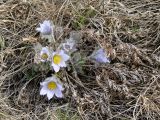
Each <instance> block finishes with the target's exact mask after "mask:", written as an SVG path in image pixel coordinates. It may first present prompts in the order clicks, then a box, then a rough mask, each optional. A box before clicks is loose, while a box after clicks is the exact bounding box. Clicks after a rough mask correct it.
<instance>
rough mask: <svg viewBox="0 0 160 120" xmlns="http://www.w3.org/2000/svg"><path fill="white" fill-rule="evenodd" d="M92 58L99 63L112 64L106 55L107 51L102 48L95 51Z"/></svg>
mask: <svg viewBox="0 0 160 120" xmlns="http://www.w3.org/2000/svg"><path fill="white" fill-rule="evenodd" d="M91 58H92V59H94V60H95V61H97V62H99V63H110V60H109V58H108V57H107V55H106V53H105V50H104V49H102V48H100V49H98V50H96V51H94V52H93V53H92V55H91Z"/></svg>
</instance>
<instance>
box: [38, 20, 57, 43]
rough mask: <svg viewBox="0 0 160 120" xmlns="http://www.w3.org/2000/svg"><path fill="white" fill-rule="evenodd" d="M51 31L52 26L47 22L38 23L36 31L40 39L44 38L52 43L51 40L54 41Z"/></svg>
mask: <svg viewBox="0 0 160 120" xmlns="http://www.w3.org/2000/svg"><path fill="white" fill-rule="evenodd" d="M53 29H54V25H53V24H52V23H51V21H49V20H45V21H44V22H43V23H40V27H38V28H36V30H37V31H38V32H40V33H41V37H42V39H43V38H46V39H48V40H49V42H52V40H53V41H55V39H54V31H53Z"/></svg>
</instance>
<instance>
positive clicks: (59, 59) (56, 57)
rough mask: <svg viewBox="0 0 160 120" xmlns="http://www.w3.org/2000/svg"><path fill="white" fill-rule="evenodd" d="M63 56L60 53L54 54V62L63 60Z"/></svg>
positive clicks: (57, 62)
mask: <svg viewBox="0 0 160 120" xmlns="http://www.w3.org/2000/svg"><path fill="white" fill-rule="evenodd" d="M61 60H62V58H61V56H60V55H54V56H53V62H54V64H59V63H60V62H61Z"/></svg>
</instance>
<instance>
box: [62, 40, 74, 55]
mask: <svg viewBox="0 0 160 120" xmlns="http://www.w3.org/2000/svg"><path fill="white" fill-rule="evenodd" d="M62 48H63V49H64V51H66V52H70V53H72V52H74V51H76V47H75V41H74V40H73V39H72V38H69V39H67V40H66V42H65V43H63V44H62Z"/></svg>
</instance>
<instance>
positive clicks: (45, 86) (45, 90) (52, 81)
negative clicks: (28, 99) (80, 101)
mask: <svg viewBox="0 0 160 120" xmlns="http://www.w3.org/2000/svg"><path fill="white" fill-rule="evenodd" d="M40 85H41V90H40V95H47V97H48V100H50V99H51V98H52V97H53V96H54V95H55V96H56V97H58V98H62V97H63V94H62V91H63V90H64V88H63V85H62V83H61V82H60V80H59V79H58V78H57V77H56V76H55V75H53V76H51V77H48V78H46V79H45V81H43V82H41V83H40Z"/></svg>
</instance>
